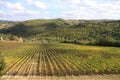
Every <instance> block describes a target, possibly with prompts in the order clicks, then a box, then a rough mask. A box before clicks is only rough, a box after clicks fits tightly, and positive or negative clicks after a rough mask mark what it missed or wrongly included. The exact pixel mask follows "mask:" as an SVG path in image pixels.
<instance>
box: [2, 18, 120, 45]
mask: <svg viewBox="0 0 120 80" xmlns="http://www.w3.org/2000/svg"><path fill="white" fill-rule="evenodd" d="M0 33H1V35H2V36H4V38H5V39H6V37H7V39H9V38H8V36H9V37H10V36H11V35H12V36H17V37H23V38H24V40H25V41H41V40H42V41H43V40H45V41H48V42H51V41H58V42H66V43H76V44H91V45H102V46H120V20H63V19H46V20H45V19H37V20H27V21H23V22H15V23H14V25H12V26H11V27H7V28H3V29H1V30H0Z"/></svg>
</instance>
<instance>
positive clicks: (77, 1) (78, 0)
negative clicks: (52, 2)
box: [58, 0, 81, 4]
mask: <svg viewBox="0 0 120 80" xmlns="http://www.w3.org/2000/svg"><path fill="white" fill-rule="evenodd" d="M58 1H60V2H70V3H75V4H76V3H80V1H81V0H58Z"/></svg>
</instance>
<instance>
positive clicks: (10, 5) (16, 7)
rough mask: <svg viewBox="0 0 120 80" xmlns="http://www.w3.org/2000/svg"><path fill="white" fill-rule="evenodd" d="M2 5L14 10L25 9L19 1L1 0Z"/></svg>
mask: <svg viewBox="0 0 120 80" xmlns="http://www.w3.org/2000/svg"><path fill="white" fill-rule="evenodd" d="M0 5H3V6H5V7H7V8H8V9H12V10H24V7H23V6H22V5H21V4H20V3H19V2H16V3H11V2H8V1H0Z"/></svg>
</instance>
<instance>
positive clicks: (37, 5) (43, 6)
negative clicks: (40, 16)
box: [34, 1, 47, 9]
mask: <svg viewBox="0 0 120 80" xmlns="http://www.w3.org/2000/svg"><path fill="white" fill-rule="evenodd" d="M34 5H35V6H36V7H38V8H41V9H46V8H47V7H46V5H45V3H43V2H41V1H35V3H34Z"/></svg>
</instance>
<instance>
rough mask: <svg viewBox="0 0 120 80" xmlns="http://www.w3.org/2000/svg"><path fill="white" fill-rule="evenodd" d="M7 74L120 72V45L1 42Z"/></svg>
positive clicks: (0, 46)
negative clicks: (118, 46) (119, 46)
mask: <svg viewBox="0 0 120 80" xmlns="http://www.w3.org/2000/svg"><path fill="white" fill-rule="evenodd" d="M0 53H1V55H2V56H3V57H4V60H5V63H6V66H5V68H4V70H2V71H1V74H3V75H4V76H5V75H7V76H57V77H60V76H80V75H96V74H97V75H99V74H103V75H104V74H118V75H119V74H120V48H117V47H98V46H83V45H74V44H60V43H59V44H40V43H17V42H0Z"/></svg>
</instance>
